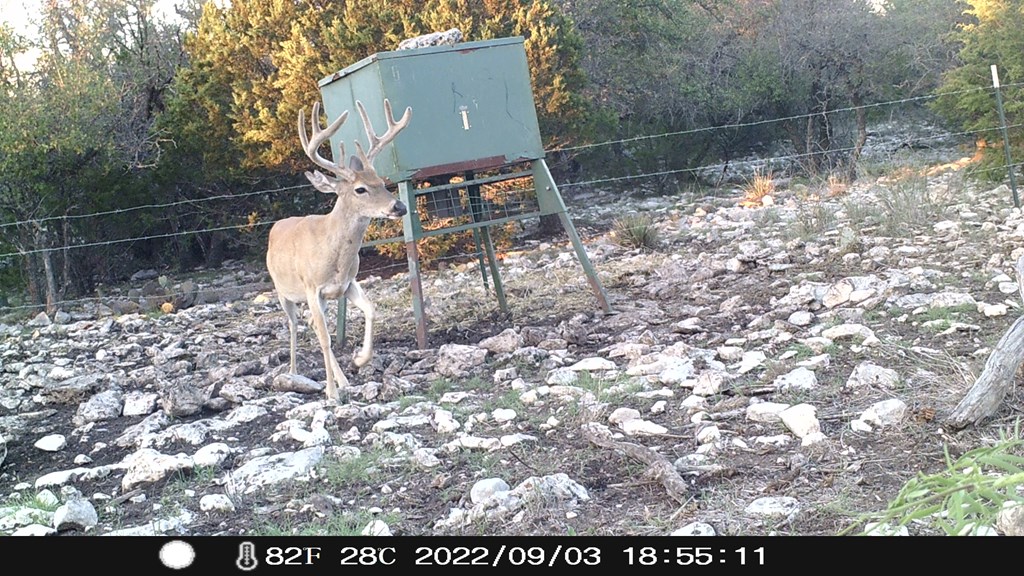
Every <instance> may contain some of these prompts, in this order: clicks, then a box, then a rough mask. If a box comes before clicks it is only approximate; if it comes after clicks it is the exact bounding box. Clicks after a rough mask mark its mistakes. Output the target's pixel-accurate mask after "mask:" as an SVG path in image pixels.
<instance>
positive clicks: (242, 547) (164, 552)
mask: <svg viewBox="0 0 1024 576" xmlns="http://www.w3.org/2000/svg"><path fill="white" fill-rule="evenodd" d="M765 542H767V541H762V540H750V541H747V540H743V541H735V540H732V539H721V538H717V539H716V538H710V539H708V538H701V539H699V540H698V539H694V538H653V539H652V538H634V537H564V538H562V537H553V538H552V537H548V538H542V537H528V538H527V537H487V538H484V537H467V538H448V537H445V538H440V539H438V538H412V537H409V538H404V537H393V538H362V537H359V538H340V537H339V538H320V537H315V538H302V539H298V538H294V539H293V538H289V537H285V538H252V539H247V540H240V539H237V538H209V537H204V538H194V539H193V538H181V539H178V540H170V541H167V542H166V543H165V544H164V545H163V547H162V549H161V550H160V551H159V554H158V555H159V557H160V563H161V564H162V565H163V567H165V568H178V569H182V568H200V567H203V566H209V568H210V569H218V570H223V569H225V568H228V569H234V570H238V571H242V572H254V571H255V572H270V571H274V570H280V569H290V570H288V571H289V572H294V571H295V570H296V569H298V570H299V571H304V572H306V571H310V570H314V571H320V570H331V571H334V570H337V569H338V568H339V567H340V568H344V567H367V568H371V567H376V568H382V567H383V568H386V567H419V566H436V567H457V566H467V567H468V566H472V567H478V568H479V567H483V568H486V567H492V568H499V567H506V566H511V567H537V568H569V567H594V566H611V567H624V568H629V567H640V568H642V567H650V566H676V567H694V568H702V569H708V568H713V567H720V568H731V569H735V568H740V567H748V566H749V567H764V566H767V565H768V564H769V559H770V557H771V546H769V545H767V544H765ZM697 544H700V545H699V546H698V545H697ZM136 552H141V550H139V549H138V548H136ZM172 552H173V554H172ZM139 560H140V562H138V563H133V564H134V565H135V566H137V567H142V566H144V565H145V564H146V563H148V562H147V561H148V560H149V559H148V558H147V559H143V558H139Z"/></svg>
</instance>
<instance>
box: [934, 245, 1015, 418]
mask: <svg viewBox="0 0 1024 576" xmlns="http://www.w3.org/2000/svg"><path fill="white" fill-rule="evenodd" d="M1017 287H1018V289H1019V290H1020V293H1021V299H1022V300H1024V256H1021V257H1020V258H1019V259H1018V260H1017ZM1022 362H1024V316H1021V317H1020V318H1018V319H1017V321H1016V322H1014V323H1013V326H1010V329H1009V330H1008V331H1007V332H1006V334H1004V335H1003V337H1002V338H1000V339H999V342H998V343H996V347H995V348H994V349H993V350H992V353H991V354H990V355H989V357H988V360H987V361H986V362H985V370H984V371H983V372H982V373H981V376H979V377H978V380H977V381H975V382H974V386H972V387H971V389H970V391H968V392H967V395H966V396H964V398H963V399H962V400H960V403H959V404H957V406H956V408H954V409H953V412H951V413H950V415H949V417H948V418H946V423H947V424H948V425H949V426H950V427H951V428H954V429H957V430H959V429H961V428H966V427H967V426H968V425H971V424H975V425H976V424H979V423H981V421H982V420H984V419H986V418H988V417H990V416H992V415H993V414H995V413H996V411H997V410H999V406H1000V405H1001V404H1002V402H1003V398H1005V397H1006V394H1007V393H1008V392H1009V391H1010V387H1011V386H1013V383H1014V377H1015V376H1016V374H1017V370H1018V369H1019V368H1020V365H1021V363H1022Z"/></svg>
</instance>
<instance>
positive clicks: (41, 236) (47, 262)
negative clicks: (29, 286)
mask: <svg viewBox="0 0 1024 576" xmlns="http://www.w3.org/2000/svg"><path fill="white" fill-rule="evenodd" d="M36 246H38V247H40V248H42V249H43V252H42V254H41V257H42V259H43V273H44V274H45V277H46V313H47V314H50V315H52V314H53V313H54V312H56V311H57V279H56V278H55V277H54V274H53V252H51V251H50V250H49V247H50V246H49V242H47V234H46V232H45V231H43V230H42V229H39V230H37V231H36Z"/></svg>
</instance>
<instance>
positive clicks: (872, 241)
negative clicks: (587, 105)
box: [0, 143, 1024, 535]
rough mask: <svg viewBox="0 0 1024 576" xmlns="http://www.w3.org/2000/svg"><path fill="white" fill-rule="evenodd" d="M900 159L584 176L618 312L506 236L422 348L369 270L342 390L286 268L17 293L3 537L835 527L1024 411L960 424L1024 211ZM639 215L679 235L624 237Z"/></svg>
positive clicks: (2, 353) (1007, 303)
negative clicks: (731, 179)
mask: <svg viewBox="0 0 1024 576" xmlns="http://www.w3.org/2000/svg"><path fill="white" fill-rule="evenodd" d="M876 144H877V143H876ZM890 144H891V143H890ZM897 150H898V148H897V147H895V146H890V145H886V146H881V147H879V146H877V145H876V148H875V153H876V157H875V158H874V160H873V162H874V163H873V164H870V168H871V170H867V171H866V172H867V173H866V174H865V175H864V176H863V177H862V178H861V179H860V180H858V182H857V183H855V184H853V185H850V186H847V187H840V186H837V185H835V184H833V185H832V186H829V185H827V184H825V183H821V184H817V185H816V184H814V183H800V182H796V181H785V182H783V181H780V182H779V183H778V184H779V188H778V190H776V191H775V193H774V194H773V195H772V197H771V199H769V200H767V201H764V202H760V203H758V204H757V205H755V206H752V207H746V206H741V205H740V200H741V199H742V196H743V191H742V190H741V189H739V188H730V189H724V190H720V191H718V192H717V193H715V194H712V195H708V196H700V197H694V196H693V195H685V196H683V195H670V196H654V195H649V194H648V195H645V194H643V193H642V191H641V190H638V191H636V193H634V194H622V193H610V192H600V191H592V192H589V193H578V194H575V197H574V198H573V199H572V201H571V202H570V211H571V213H572V215H573V217H574V218H575V219H576V221H577V223H578V225H579V227H580V230H581V233H582V234H583V236H584V237H585V241H586V243H587V247H588V252H589V254H590V256H591V258H592V260H593V262H594V264H595V266H596V267H597V269H598V271H599V274H600V278H601V281H602V282H603V284H604V286H605V288H606V289H607V291H608V295H609V298H610V300H611V305H612V307H613V309H614V310H613V313H611V314H605V313H603V312H601V310H600V308H599V307H598V305H597V302H596V300H595V298H594V296H593V294H592V293H591V292H590V290H589V286H588V285H587V283H586V280H585V277H584V275H583V273H582V270H581V268H580V266H579V264H578V262H577V261H576V259H575V257H574V256H573V253H572V250H571V248H570V247H569V246H568V245H567V244H565V243H564V242H562V241H560V240H558V239H555V240H550V241H547V242H538V241H524V242H523V243H521V245H520V246H518V247H517V248H516V249H515V250H513V251H509V252H507V253H506V254H505V255H504V259H503V261H502V274H503V280H504V282H505V286H506V290H507V292H508V295H509V305H510V307H511V313H510V314H509V315H507V316H506V315H503V314H501V313H499V311H498V308H497V304H496V302H495V300H494V298H493V296H492V295H490V294H489V293H487V292H486V290H485V288H484V286H483V285H482V282H481V280H480V273H479V271H478V270H477V268H476V266H475V264H473V263H469V264H460V265H457V266H449V267H447V268H446V269H444V270H442V271H438V272H432V273H430V274H429V275H428V276H427V278H426V280H425V286H424V289H425V294H426V296H427V299H428V311H429V314H430V320H431V324H430V348H428V349H426V350H418V349H417V348H416V346H415V341H414V338H413V336H412V335H413V334H414V325H413V322H412V318H411V311H410V306H409V290H408V284H407V278H406V277H405V276H404V275H402V274H399V275H396V276H393V277H391V278H388V279H381V278H379V277H370V278H368V279H367V280H366V281H365V283H364V287H365V288H366V290H367V292H368V295H369V296H370V298H371V299H372V300H373V301H374V302H376V303H377V306H378V311H379V314H378V318H379V320H378V323H377V332H376V334H377V337H376V355H375V357H374V359H373V361H372V362H371V363H370V364H369V365H367V366H364V367H363V368H362V369H359V370H356V369H355V368H354V367H353V366H352V364H351V363H350V362H343V364H344V365H345V367H346V369H347V370H349V375H350V380H351V384H352V386H351V387H350V388H348V389H346V390H345V391H344V393H343V399H342V402H341V403H339V404H328V403H326V402H325V401H324V398H323V393H322V387H323V385H322V381H323V379H324V377H325V374H324V370H323V365H322V356H321V354H320V352H319V349H318V348H317V346H316V344H315V339H314V338H313V335H312V330H311V329H310V328H309V327H308V326H304V327H303V329H302V332H301V333H300V357H299V364H298V367H299V370H298V371H299V372H300V374H301V375H302V376H296V377H290V376H288V375H287V374H285V372H286V370H287V363H288V350H287V339H288V331H287V324H286V320H285V317H284V314H283V312H281V310H280V309H279V307H278V304H277V301H276V298H275V297H274V295H273V291H272V286H271V285H270V284H269V283H268V280H269V277H268V275H267V274H266V272H265V271H264V270H263V268H262V266H261V265H260V264H259V263H253V264H246V263H241V262H236V263H233V264H230V265H228V266H227V267H225V268H224V269H223V270H217V271H208V272H206V273H205V274H201V275H197V276H194V277H190V278H184V277H182V278H174V277H170V278H167V277H164V278H147V275H146V274H140V275H139V276H138V277H137V278H136V280H135V282H134V283H133V286H131V287H124V288H121V289H109V290H107V292H106V293H105V294H103V295H102V296H99V297H97V298H96V299H95V300H94V301H88V302H81V303H78V304H77V305H75V306H74V307H73V308H69V309H65V310H62V311H61V312H60V313H58V314H56V315H55V316H54V317H48V316H46V315H40V316H36V317H18V316H10V317H8V318H7V320H6V323H4V324H2V325H0V333H2V334H3V343H2V344H0V437H2V439H3V442H4V443H5V444H4V445H3V446H0V459H2V462H0V533H5V534H46V533H53V532H54V531H59V533H60V534H67V535H74V534H191V535H223V534H232V535H238V534H249V535H252V534H259V535H272V534H360V533H364V534H367V533H374V534H397V535H445V534H483V535H489V534H523V535H573V534H579V535H664V534H673V533H688V534H709V533H714V534H720V535H758V534H769V533H774V534H794V535H795V534H799V535H809V534H835V533H837V532H839V531H841V530H843V529H844V528H846V527H848V526H850V525H851V524H853V523H854V522H855V521H857V520H858V519H861V518H863V516H862V515H863V514H867V513H873V512H878V511H880V510H882V509H884V508H885V506H886V504H887V503H888V502H889V501H891V500H892V499H893V498H894V497H895V496H896V494H897V492H898V491H899V490H900V488H901V487H902V486H903V485H904V484H905V483H906V482H907V481H908V480H910V479H911V478H913V477H914V476H915V475H917V474H918V473H919V472H924V473H932V472H937V471H941V470H943V469H944V467H945V452H946V451H947V450H948V451H949V452H950V453H951V454H952V455H954V456H955V455H957V454H961V453H963V452H965V451H967V450H970V449H972V448H975V447H977V446H982V445H986V444H989V443H991V442H992V441H993V440H995V439H997V438H998V437H999V434H1000V432H1001V431H1003V430H1005V429H1006V428H1007V427H1008V426H1011V425H1012V421H1013V419H1014V418H1015V417H1016V416H1017V414H1018V410H1019V406H1020V404H1021V403H1020V397H1019V396H1016V395H1014V394H1015V393H1011V395H1010V396H1009V397H1008V398H1007V399H1006V400H1005V401H1004V404H1003V405H1004V409H1003V410H1002V411H1001V412H1000V413H999V414H998V415H997V416H996V417H995V418H993V419H991V420H990V421H988V422H986V423H984V424H983V425H982V426H981V427H978V428H972V429H968V430H965V431H959V432H952V431H948V430H944V428H943V424H942V420H943V417H944V416H945V415H946V414H948V413H949V412H950V410H951V409H952V408H953V407H954V406H955V405H956V403H957V402H958V401H959V400H960V398H962V397H963V395H964V394H965V393H966V391H967V390H968V389H969V387H970V385H971V384H972V382H973V381H974V378H976V377H977V376H978V374H979V373H980V371H981V368H982V366H983V365H984V362H985V360H986V358H987V357H988V355H989V353H990V352H991V349H992V346H993V345H994V344H995V342H996V341H997V340H998V339H999V338H1000V337H1001V336H1002V335H1003V334H1004V333H1005V332H1006V330H1007V328H1008V327H1009V326H1010V324H1011V323H1012V322H1013V321H1014V320H1015V319H1016V318H1017V317H1018V316H1019V314H1020V312H1021V310H1020V307H1021V302H1020V297H1019V291H1018V286H1017V284H1016V280H1015V278H1013V277H1012V275H1013V273H1014V272H1013V264H1014V262H1015V261H1016V259H1017V258H1018V257H1019V256H1020V255H1021V254H1024V248H1022V246H1021V240H1022V237H1024V215H1022V213H1021V211H1020V210H1017V209H1014V208H1013V204H1012V200H1011V195H1010V192H1009V190H1008V188H1007V187H1005V186H998V187H995V186H991V185H985V184H980V183H977V182H974V181H972V180H968V179H965V178H964V177H963V175H962V171H961V170H957V169H956V168H957V166H945V167H942V166H940V165H941V164H942V163H944V162H950V161H953V160H956V159H958V158H959V157H960V156H963V155H964V154H965V152H964V151H963V150H958V149H957V148H956V147H955V146H946V147H940V148H938V149H934V150H931V152H930V155H925V154H922V153H921V152H920V151H918V152H916V153H915V155H914V156H908V157H902V156H898V155H897V154H900V153H901V152H897ZM636 212H639V213H645V214H648V215H650V216H651V221H652V225H651V226H652V230H654V231H656V232H657V234H658V244H657V246H656V247H655V248H654V249H653V250H652V249H630V248H626V247H623V246H622V244H623V238H622V235H623V234H622V232H621V231H620V232H614V231H612V226H611V223H612V222H613V221H614V220H615V219H616V218H617V217H619V216H620V215H622V214H627V213H636ZM168 294H170V296H168ZM161 303H166V304H167V306H165V307H164V309H163V310H161V309H160V308H159V307H158V306H159V305H160V304H161ZM331 323H332V325H333V319H331ZM349 327H350V328H349V330H350V337H349V341H348V342H347V343H346V344H345V346H339V345H336V346H335V349H336V350H337V351H338V354H339V357H345V358H347V357H348V355H349V354H350V351H351V349H352V345H353V343H354V342H358V339H359V337H360V336H361V322H360V318H359V315H358V311H357V310H354V309H351V307H350V310H349ZM932 530H933V529H932V528H931V527H929V526H928V525H927V524H925V523H919V524H915V525H912V526H911V527H910V529H909V532H910V533H912V534H926V533H931V531H932ZM1000 530H1002V531H1005V530H1004V529H1003V528H1000Z"/></svg>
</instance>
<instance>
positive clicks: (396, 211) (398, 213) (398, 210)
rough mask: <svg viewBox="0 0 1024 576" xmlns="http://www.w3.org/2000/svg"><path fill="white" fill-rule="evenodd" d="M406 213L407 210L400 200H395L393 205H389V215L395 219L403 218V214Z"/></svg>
mask: <svg viewBox="0 0 1024 576" xmlns="http://www.w3.org/2000/svg"><path fill="white" fill-rule="evenodd" d="M408 211H409V210H408V209H407V208H406V207H405V204H403V203H402V202H401V201H400V200H396V201H395V203H394V204H392V205H391V214H393V215H394V217H395V218H401V217H402V216H405V213H406V212H408Z"/></svg>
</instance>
